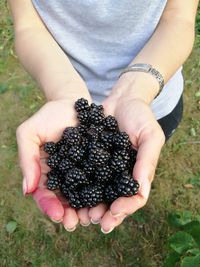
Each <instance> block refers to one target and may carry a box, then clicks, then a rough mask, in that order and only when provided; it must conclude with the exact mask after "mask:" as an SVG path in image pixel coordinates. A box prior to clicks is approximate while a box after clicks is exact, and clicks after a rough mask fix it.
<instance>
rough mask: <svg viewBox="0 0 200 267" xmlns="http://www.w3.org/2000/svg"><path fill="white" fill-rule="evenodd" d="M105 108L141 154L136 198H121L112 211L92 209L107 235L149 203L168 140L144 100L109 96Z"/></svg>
mask: <svg viewBox="0 0 200 267" xmlns="http://www.w3.org/2000/svg"><path fill="white" fill-rule="evenodd" d="M103 105H104V109H105V113H106V115H109V114H111V115H113V116H115V117H116V119H117V121H118V124H119V128H120V130H121V131H125V132H127V133H128V135H129V137H130V140H131V143H132V145H133V147H134V148H135V149H136V150H137V151H138V153H137V159H136V163H135V166H134V169H133V177H134V179H136V180H137V181H138V182H139V184H140V188H139V192H138V194H137V195H134V196H132V197H120V198H118V199H116V200H115V201H114V202H113V203H112V205H111V206H110V208H107V207H106V206H105V205H103V204H101V205H99V206H97V207H94V208H92V209H90V211H89V215H90V217H92V218H93V220H94V221H97V222H100V225H101V228H102V231H103V232H104V233H109V232H111V231H112V230H113V229H114V228H115V227H116V226H118V225H119V224H121V223H122V221H123V220H124V219H125V218H126V216H128V215H130V214H132V213H134V212H135V211H137V210H138V209H140V208H142V207H143V206H144V205H145V204H146V202H147V200H148V196H149V192H150V188H151V182H152V180H153V177H154V174H155V170H156V166H157V162H158V158H159V155H160V151H161V148H162V146H163V144H164V142H165V137H164V133H163V131H162V129H161V127H160V126H159V124H158V123H157V121H156V119H155V117H154V115H153V113H152V111H151V109H150V106H149V105H148V104H146V103H145V102H144V101H143V100H141V99H130V97H121V98H117V97H116V98H115V97H113V96H110V97H108V98H107V99H106V100H105V101H104V103H103Z"/></svg>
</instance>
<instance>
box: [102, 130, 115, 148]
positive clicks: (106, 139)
mask: <svg viewBox="0 0 200 267" xmlns="http://www.w3.org/2000/svg"><path fill="white" fill-rule="evenodd" d="M113 137H114V135H113V133H112V132H102V133H101V136H100V141H101V142H102V143H103V144H104V147H105V148H106V149H108V150H111V149H112V147H113Z"/></svg>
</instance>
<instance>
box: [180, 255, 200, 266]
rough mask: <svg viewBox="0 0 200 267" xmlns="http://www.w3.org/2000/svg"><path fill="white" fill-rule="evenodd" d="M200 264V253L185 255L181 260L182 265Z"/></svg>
mask: <svg viewBox="0 0 200 267" xmlns="http://www.w3.org/2000/svg"><path fill="white" fill-rule="evenodd" d="M199 266H200V255H197V256H195V257H185V258H183V260H182V262H181V266H180V267H199Z"/></svg>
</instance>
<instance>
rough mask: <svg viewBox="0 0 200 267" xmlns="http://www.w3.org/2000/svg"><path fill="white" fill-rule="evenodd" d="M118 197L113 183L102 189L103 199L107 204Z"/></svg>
mask: <svg viewBox="0 0 200 267" xmlns="http://www.w3.org/2000/svg"><path fill="white" fill-rule="evenodd" d="M118 197H119V196H118V192H117V189H116V187H115V185H112V184H109V185H108V186H107V187H106V188H105V190H104V201H105V202H106V203H107V204H111V203H112V202H113V201H115V199H117V198H118Z"/></svg>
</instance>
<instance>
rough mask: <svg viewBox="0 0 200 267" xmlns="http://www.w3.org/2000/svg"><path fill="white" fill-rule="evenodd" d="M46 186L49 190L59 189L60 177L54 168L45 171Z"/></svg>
mask: <svg viewBox="0 0 200 267" xmlns="http://www.w3.org/2000/svg"><path fill="white" fill-rule="evenodd" d="M47 177H48V180H47V188H48V189H49V190H56V189H59V188H60V186H61V177H60V176H59V173H58V172H57V171H55V170H51V171H50V172H48V173H47Z"/></svg>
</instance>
